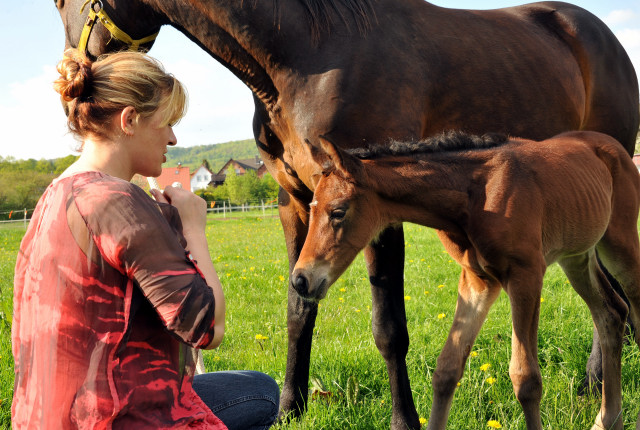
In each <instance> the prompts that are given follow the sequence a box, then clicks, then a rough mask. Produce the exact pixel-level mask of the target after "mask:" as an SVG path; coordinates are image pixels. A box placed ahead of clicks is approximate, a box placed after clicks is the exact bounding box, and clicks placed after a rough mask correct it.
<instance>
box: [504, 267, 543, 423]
mask: <svg viewBox="0 0 640 430" xmlns="http://www.w3.org/2000/svg"><path fill="white" fill-rule="evenodd" d="M535 263H536V261H535V259H534V261H531V264H530V265H528V266H519V265H516V264H513V265H512V266H511V267H510V273H509V278H508V280H507V282H506V290H507V294H508V295H509V301H510V303H511V319H512V323H513V328H512V332H513V333H512V337H511V363H510V365H509V376H510V377H511V382H512V383H513V390H514V392H515V395H516V398H517V399H518V402H520V405H521V406H522V410H523V412H524V417H525V422H526V424H527V429H528V430H539V429H542V421H541V419H540V399H541V397H542V377H541V375H540V366H539V364H538V319H539V316H540V295H541V291H542V280H543V277H544V272H545V269H546V265H545V263H544V260H543V259H542V257H540V261H539V262H538V264H535Z"/></svg>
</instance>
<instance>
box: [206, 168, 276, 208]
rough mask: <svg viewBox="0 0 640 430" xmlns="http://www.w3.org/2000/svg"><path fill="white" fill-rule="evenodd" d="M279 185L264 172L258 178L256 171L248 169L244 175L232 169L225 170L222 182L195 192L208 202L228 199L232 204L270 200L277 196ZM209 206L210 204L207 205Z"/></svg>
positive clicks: (215, 202)
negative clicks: (225, 175)
mask: <svg viewBox="0 0 640 430" xmlns="http://www.w3.org/2000/svg"><path fill="white" fill-rule="evenodd" d="M279 188H280V186H279V185H278V183H277V182H276V181H275V179H273V177H272V176H271V175H270V174H268V173H265V174H264V176H263V177H262V178H259V177H258V175H257V174H256V172H254V171H252V170H249V171H247V173H245V174H244V175H237V174H236V173H235V171H234V170H233V169H228V170H227V177H226V178H225V180H224V184H222V185H219V186H217V187H215V188H214V187H212V186H208V187H207V188H205V189H203V190H197V191H196V192H195V193H196V194H197V195H199V196H200V197H202V198H203V199H205V200H206V201H207V202H208V203H214V204H217V203H218V202H220V203H222V202H223V201H228V202H230V203H231V204H233V205H241V204H245V203H252V202H260V201H262V202H264V203H267V202H270V201H273V200H276V199H277V198H278V190H279ZM209 206H211V205H209Z"/></svg>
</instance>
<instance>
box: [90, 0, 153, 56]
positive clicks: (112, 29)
mask: <svg viewBox="0 0 640 430" xmlns="http://www.w3.org/2000/svg"><path fill="white" fill-rule="evenodd" d="M89 2H91V4H90V5H89V15H88V16H87V21H86V22H85V24H84V27H83V28H82V34H80V41H79V42H78V50H79V51H81V52H84V53H85V54H86V53H87V44H88V43H89V35H90V34H91V30H93V25H94V24H95V23H96V21H100V22H101V23H102V25H104V27H105V28H106V29H107V30H108V31H109V33H111V37H113V38H114V39H116V40H119V41H120V42H122V43H125V44H126V45H128V46H129V51H137V50H139V49H140V45H142V44H144V43H149V42H152V41H154V40H155V39H156V37H157V36H158V33H160V32H159V31H158V32H156V33H155V34H152V35H151V36H147V37H143V38H142V39H137V40H134V39H132V38H131V36H129V35H128V34H127V33H125V32H124V31H122V30H121V29H120V28H119V27H118V26H117V25H115V23H114V22H113V20H112V19H111V18H109V16H108V15H107V14H106V13H105V11H104V8H103V7H102V1H101V0H86V1H85V2H84V4H83V5H82V7H81V8H80V13H81V14H82V12H84V8H85V7H86V6H87V5H88V4H89ZM96 5H97V9H98V11H97V12H96V10H95V8H94V6H96Z"/></svg>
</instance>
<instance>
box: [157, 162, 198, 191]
mask: <svg viewBox="0 0 640 430" xmlns="http://www.w3.org/2000/svg"><path fill="white" fill-rule="evenodd" d="M156 179H157V180H158V185H160V188H161V189H163V190H164V189H165V188H166V187H168V186H170V185H173V184H175V183H176V182H178V183H180V185H182V188H184V189H185V190H189V191H193V190H192V189H191V175H190V174H189V167H187V166H183V165H182V164H181V163H178V165H177V166H176V167H163V168H162V174H161V175H160V176H158V177H157V178H156Z"/></svg>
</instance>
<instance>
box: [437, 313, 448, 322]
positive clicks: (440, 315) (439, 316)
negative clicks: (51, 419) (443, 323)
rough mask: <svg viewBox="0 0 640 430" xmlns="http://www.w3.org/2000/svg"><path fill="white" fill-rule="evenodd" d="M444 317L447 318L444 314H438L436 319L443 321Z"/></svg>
mask: <svg viewBox="0 0 640 430" xmlns="http://www.w3.org/2000/svg"><path fill="white" fill-rule="evenodd" d="M446 316H447V314H444V313H442V314H438V319H439V320H441V319H443V318H444V317H446Z"/></svg>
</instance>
